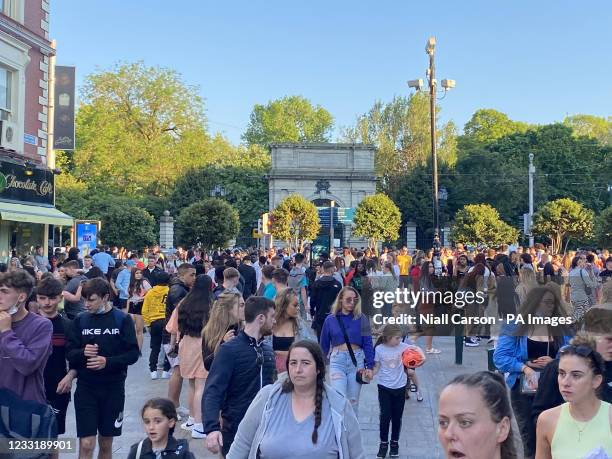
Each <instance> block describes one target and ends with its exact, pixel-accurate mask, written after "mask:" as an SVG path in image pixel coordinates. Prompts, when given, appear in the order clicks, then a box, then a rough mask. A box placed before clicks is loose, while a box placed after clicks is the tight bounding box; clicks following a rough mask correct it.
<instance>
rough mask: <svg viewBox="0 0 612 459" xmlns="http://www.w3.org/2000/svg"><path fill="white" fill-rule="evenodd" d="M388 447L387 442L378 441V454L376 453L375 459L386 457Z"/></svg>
mask: <svg viewBox="0 0 612 459" xmlns="http://www.w3.org/2000/svg"><path fill="white" fill-rule="evenodd" d="M388 449H389V443H387V442H383V441H381V442H380V446H379V447H378V454H377V455H376V459H384V458H385V457H387V450H388Z"/></svg>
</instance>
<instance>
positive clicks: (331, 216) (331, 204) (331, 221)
mask: <svg viewBox="0 0 612 459" xmlns="http://www.w3.org/2000/svg"><path fill="white" fill-rule="evenodd" d="M335 205H336V203H335V202H334V201H333V200H332V201H329V257H330V259H331V256H332V250H334V206H335Z"/></svg>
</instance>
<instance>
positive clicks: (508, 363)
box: [493, 323, 571, 389]
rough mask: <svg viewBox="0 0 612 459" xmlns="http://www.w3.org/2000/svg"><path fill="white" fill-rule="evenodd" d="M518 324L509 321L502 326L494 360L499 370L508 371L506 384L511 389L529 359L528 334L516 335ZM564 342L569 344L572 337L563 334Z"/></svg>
mask: <svg viewBox="0 0 612 459" xmlns="http://www.w3.org/2000/svg"><path fill="white" fill-rule="evenodd" d="M517 328H518V324H513V323H507V324H504V325H503V326H502V329H501V332H500V334H499V339H498V341H497V346H496V347H495V352H494V353H493V362H494V363H495V366H496V367H497V369H498V370H499V371H502V372H504V373H507V376H506V384H507V385H508V387H509V388H510V389H511V388H512V387H514V384H515V383H516V380H517V379H518V378H519V376H520V375H521V368H523V365H524V364H525V362H527V360H528V356H527V336H515V333H516V330H517ZM562 339H563V344H564V345H565V344H568V343H569V341H570V339H571V337H570V336H563V337H562Z"/></svg>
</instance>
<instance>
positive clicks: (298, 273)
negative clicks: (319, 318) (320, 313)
mask: <svg viewBox="0 0 612 459" xmlns="http://www.w3.org/2000/svg"><path fill="white" fill-rule="evenodd" d="M305 277H306V268H304V267H303V266H302V267H300V268H297V267H294V268H292V269H291V272H290V273H289V278H288V279H287V285H288V286H289V288H290V289H292V290H293V291H294V292H295V294H296V295H297V296H298V299H299V301H300V302H301V301H302V298H301V297H300V290H301V289H302V287H303V283H304V282H303V280H304V278H305Z"/></svg>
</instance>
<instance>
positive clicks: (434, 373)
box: [61, 335, 487, 459]
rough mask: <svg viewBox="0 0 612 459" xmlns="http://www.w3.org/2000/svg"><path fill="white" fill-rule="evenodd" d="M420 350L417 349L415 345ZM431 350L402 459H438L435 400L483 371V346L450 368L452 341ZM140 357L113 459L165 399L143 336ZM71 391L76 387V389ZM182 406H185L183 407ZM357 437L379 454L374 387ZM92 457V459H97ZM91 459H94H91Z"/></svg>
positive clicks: (196, 446) (195, 446) (202, 450)
mask: <svg viewBox="0 0 612 459" xmlns="http://www.w3.org/2000/svg"><path fill="white" fill-rule="evenodd" d="M420 344H421V345H422V343H420ZM434 345H435V346H436V347H437V348H439V349H440V350H441V351H442V353H441V354H438V355H431V356H428V360H427V363H426V364H425V365H424V366H423V367H422V368H420V369H419V370H417V376H418V377H419V382H420V384H421V386H422V390H423V396H424V400H423V402H420V403H419V402H417V400H416V398H415V397H412V398H411V399H410V400H407V401H406V408H405V411H404V417H403V423H402V434H401V437H400V454H401V457H402V458H404V459H405V458H411V459H412V458H415V459H421V458H422V459H435V458H442V457H443V455H442V451H441V449H440V447H439V445H438V440H437V436H436V429H437V426H436V419H437V400H438V395H439V393H440V390H441V389H442V387H443V386H444V384H445V383H446V382H448V381H449V380H450V379H452V378H453V377H454V376H456V375H458V374H461V373H469V372H474V371H479V370H485V369H486V368H487V352H486V346H485V345H484V343H483V344H482V345H481V346H480V347H477V348H465V349H464V354H463V365H455V364H454V358H455V350H454V349H455V348H454V338H448V337H443V338H435V339H434ZM144 350H145V352H144V354H145V355H144V357H142V358H141V359H140V360H139V361H138V362H137V363H136V364H134V365H133V366H131V367H130V369H129V372H128V378H127V382H126V406H125V416H124V424H123V435H122V436H121V437H119V438H116V439H115V441H114V445H113V446H114V448H113V451H114V452H113V457H116V458H125V457H127V454H128V452H129V449H130V446H131V445H132V444H134V443H136V442H137V441H139V440H140V439H142V438H143V437H144V433H143V428H142V423H141V420H140V418H139V412H140V409H141V407H142V405H143V404H144V402H145V401H146V400H147V399H149V398H151V397H156V396H166V390H167V380H160V379H158V380H156V381H151V379H150V378H149V372H148V366H147V362H148V359H147V357H148V352H149V351H148V335H145V345H144ZM75 386H76V384H75ZM186 395H187V384H185V385H184V386H183V391H182V394H181V396H182V399H185V397H186ZM183 404H185V403H183ZM359 421H360V424H361V435H362V439H363V445H364V448H365V451H366V457H368V458H374V457H376V452H377V451H378V442H379V439H378V398H377V391H376V384H369V385H366V386H363V390H362V392H361V402H360V408H359ZM75 436H76V426H75V419H74V406H73V405H72V403H71V404H70V406H69V408H68V419H67V433H66V435H65V437H68V438H70V437H75ZM176 437H177V438H188V436H187V433H186V432H183V431H181V430H180V428H179V429H177V432H176ZM204 442H205V441H204V440H190V448H191V450H192V451H193V452H194V454H195V456H196V457H198V458H214V457H216V456H215V455H212V454H210V453H209V452H208V451H207V450H206V447H205V445H204ZM96 454H97V453H96ZM61 457H66V458H76V457H77V455H76V454H62V455H61ZM94 457H95V456H94Z"/></svg>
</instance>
